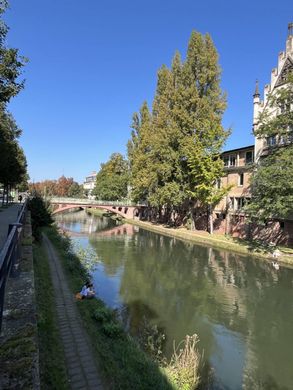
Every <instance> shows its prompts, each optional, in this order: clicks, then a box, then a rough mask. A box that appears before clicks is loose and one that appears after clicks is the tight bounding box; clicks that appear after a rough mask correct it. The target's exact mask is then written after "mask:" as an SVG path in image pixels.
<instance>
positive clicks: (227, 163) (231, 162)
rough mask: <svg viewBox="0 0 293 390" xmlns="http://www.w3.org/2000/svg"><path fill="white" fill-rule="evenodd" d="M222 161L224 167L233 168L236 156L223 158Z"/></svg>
mask: <svg viewBox="0 0 293 390" xmlns="http://www.w3.org/2000/svg"><path fill="white" fill-rule="evenodd" d="M223 160H224V166H225V167H235V165H236V156H235V155H229V156H224V158H223Z"/></svg>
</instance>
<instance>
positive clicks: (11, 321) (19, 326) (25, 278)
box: [0, 214, 40, 390]
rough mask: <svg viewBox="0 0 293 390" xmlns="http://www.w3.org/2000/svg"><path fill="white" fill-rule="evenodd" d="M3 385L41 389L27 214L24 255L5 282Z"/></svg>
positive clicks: (0, 340) (0, 347)
mask: <svg viewBox="0 0 293 390" xmlns="http://www.w3.org/2000/svg"><path fill="white" fill-rule="evenodd" d="M0 361H1V364H0V388H1V389H23V388H25V389H34V390H37V389H40V379H39V348H38V330H37V315H36V301H35V287H34V269H33V251H32V231H31V219H30V215H29V214H28V215H27V218H26V225H25V227H24V238H23V240H22V253H21V258H20V259H19V261H18V262H17V263H16V264H15V266H14V268H13V272H12V274H11V276H10V278H9V279H8V281H7V284H6V293H5V303H4V312H3V323H2V333H1V335H0Z"/></svg>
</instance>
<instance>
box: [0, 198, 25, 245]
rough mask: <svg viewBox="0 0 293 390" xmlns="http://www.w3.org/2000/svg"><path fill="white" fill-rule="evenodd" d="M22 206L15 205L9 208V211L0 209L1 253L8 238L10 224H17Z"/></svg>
mask: <svg viewBox="0 0 293 390" xmlns="http://www.w3.org/2000/svg"><path fill="white" fill-rule="evenodd" d="M21 206H22V204H20V203H15V204H12V205H11V206H9V207H7V209H5V208H3V209H0V251H1V249H2V248H3V245H4V243H5V241H6V238H7V233H8V226H9V224H10V223H13V222H16V220H17V215H18V211H19V210H20V208H21Z"/></svg>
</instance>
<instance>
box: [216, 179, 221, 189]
mask: <svg viewBox="0 0 293 390" xmlns="http://www.w3.org/2000/svg"><path fill="white" fill-rule="evenodd" d="M216 187H217V188H218V189H219V188H221V179H217V181H216Z"/></svg>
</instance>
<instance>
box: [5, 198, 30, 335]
mask: <svg viewBox="0 0 293 390" xmlns="http://www.w3.org/2000/svg"><path fill="white" fill-rule="evenodd" d="M26 212H27V201H25V202H24V204H23V206H22V208H21V210H20V211H19V213H18V217H17V220H16V222H15V223H11V224H9V226H8V236H7V239H6V242H5V244H4V246H3V248H2V250H1V252H0V332H1V327H2V316H3V306H4V296H5V286H6V281H7V279H8V277H9V275H10V276H13V265H14V264H16V262H17V261H18V260H19V259H20V258H21V240H22V237H23V234H24V229H23V226H24V224H25V218H26Z"/></svg>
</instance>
